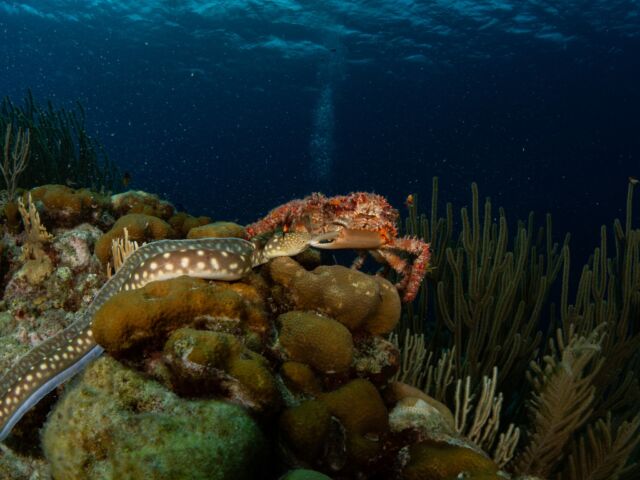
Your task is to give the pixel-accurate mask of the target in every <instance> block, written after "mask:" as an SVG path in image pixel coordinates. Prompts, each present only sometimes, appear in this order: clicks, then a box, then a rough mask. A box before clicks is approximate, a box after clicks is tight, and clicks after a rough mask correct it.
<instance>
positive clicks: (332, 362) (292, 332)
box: [275, 311, 353, 373]
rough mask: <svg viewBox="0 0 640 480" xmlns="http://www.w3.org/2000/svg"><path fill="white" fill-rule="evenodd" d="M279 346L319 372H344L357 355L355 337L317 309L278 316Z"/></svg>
mask: <svg viewBox="0 0 640 480" xmlns="http://www.w3.org/2000/svg"><path fill="white" fill-rule="evenodd" d="M276 323H277V325H278V341H277V345H276V347H275V349H276V350H279V351H281V352H282V354H283V355H284V357H285V358H286V359H288V360H293V361H296V362H301V363H306V364H307V365H309V366H311V367H313V368H314V369H316V370H317V371H319V372H323V373H341V372H345V371H346V370H348V369H349V367H350V365H351V361H352V359H353V339H352V337H351V333H350V332H349V330H347V329H346V328H345V327H344V326H343V325H342V324H340V323H338V322H336V321H335V320H332V319H331V318H328V317H325V316H322V315H318V314H316V313H313V312H300V311H292V312H287V313H284V314H282V315H280V316H279V317H278V320H277V322H276Z"/></svg>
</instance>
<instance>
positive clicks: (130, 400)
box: [42, 357, 266, 480]
mask: <svg viewBox="0 0 640 480" xmlns="http://www.w3.org/2000/svg"><path fill="white" fill-rule="evenodd" d="M42 439H43V449H44V453H45V456H46V458H47V459H48V460H49V462H50V463H51V468H52V473H53V478H54V479H55V480H84V479H87V478H90V479H92V480H113V479H118V480H138V479H142V478H144V479H154V480H179V479H184V480H187V479H189V480H199V479H202V480H205V479H206V480H223V479H229V478H233V479H238V480H239V479H247V480H248V479H253V478H257V477H256V475H259V474H260V472H261V471H263V470H264V468H265V466H266V464H265V463H264V455H263V454H264V451H265V450H264V449H265V442H264V438H263V436H262V434H261V432H260V429H259V428H258V427H257V425H256V424H255V422H254V421H253V420H252V419H251V418H250V417H249V415H247V413H245V412H244V410H243V409H242V408H240V407H238V406H235V405H231V404H227V403H224V402H218V401H213V400H206V401H204V400H200V401H193V400H186V399H181V398H179V397H177V396H176V395H174V394H173V393H171V392H170V391H167V390H166V389H164V388H163V387H162V386H160V385H159V384H157V383H155V382H153V381H150V380H147V379H145V378H144V377H143V376H142V375H140V374H138V373H136V372H134V371H132V370H129V369H126V368H124V367H122V366H121V365H119V364H118V363H117V362H116V361H114V360H113V359H111V358H109V357H104V358H102V359H99V360H97V361H96V362H94V363H93V364H92V365H90V366H89V367H88V368H87V370H86V371H85V373H84V374H83V375H82V377H81V378H80V379H79V380H78V381H77V382H76V384H75V385H74V386H73V387H71V388H70V389H69V391H68V393H67V394H66V395H65V396H64V397H63V399H62V400H61V401H60V402H58V404H57V405H56V407H55V409H54V411H53V412H52V414H51V416H50V418H49V421H48V422H47V424H46V426H45V429H44V432H43V437H42Z"/></svg>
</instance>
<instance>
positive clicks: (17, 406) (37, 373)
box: [0, 234, 311, 441]
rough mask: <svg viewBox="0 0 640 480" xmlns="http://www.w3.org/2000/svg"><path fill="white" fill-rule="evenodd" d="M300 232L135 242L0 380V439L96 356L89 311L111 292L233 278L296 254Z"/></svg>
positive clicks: (304, 241)
mask: <svg viewBox="0 0 640 480" xmlns="http://www.w3.org/2000/svg"><path fill="white" fill-rule="evenodd" d="M310 241H311V239H310V237H309V236H308V235H305V234H286V235H279V236H274V237H272V238H271V239H270V240H269V241H268V242H267V244H266V245H265V246H264V247H262V248H258V247H256V245H255V244H254V243H252V242H248V241H246V240H242V239H240V238H205V239H197V240H161V241H157V242H152V243H148V244H146V245H143V246H141V247H140V248H138V249H137V250H136V251H135V252H133V253H132V254H131V255H130V256H129V257H128V258H127V260H126V261H125V262H124V264H123V265H122V267H121V268H120V269H119V270H118V271H117V272H116V273H115V274H114V275H113V276H112V277H111V278H110V279H109V280H108V281H107V282H106V283H105V284H104V285H103V286H102V288H101V289H100V290H99V291H98V293H97V294H96V296H95V298H94V299H93V301H92V302H91V304H90V305H89V306H88V307H87V309H86V310H85V311H84V312H83V313H82V315H81V316H80V318H79V319H78V320H76V321H75V322H74V323H73V324H71V325H70V326H69V327H67V328H66V329H65V330H63V331H62V332H60V333H59V334H57V335H55V336H53V337H51V338H50V339H48V340H46V341H44V342H43V343H41V344H40V345H38V346H36V347H34V348H33V349H32V350H31V351H29V353H27V354H26V355H25V356H24V357H22V358H20V359H19V360H18V361H17V362H16V363H15V364H14V365H13V367H12V368H11V370H10V371H9V372H7V373H6V374H5V375H4V377H2V379H0V441H2V440H4V439H5V438H6V437H7V436H8V435H9V433H10V432H11V429H12V428H13V427H14V425H15V424H16V423H17V422H18V421H19V420H20V418H22V416H23V415H24V414H25V413H26V412H27V411H28V410H29V409H30V408H31V407H33V406H34V405H35V404H37V403H38V402H39V401H40V400H41V399H42V398H43V397H44V396H45V395H47V394H48V393H49V392H51V391H52V390H53V389H54V388H56V387H57V386H58V385H60V384H61V383H62V382H64V381H65V380H67V379H69V378H71V377H72V376H73V375H75V374H76V373H78V372H79V371H80V370H82V369H83V368H84V367H85V366H86V365H87V364H88V363H89V362H91V361H92V360H93V359H95V358H97V357H98V356H100V354H101V353H102V352H103V349H102V347H100V345H98V344H96V342H95V341H94V339H93V332H92V331H91V323H92V320H93V317H94V315H95V314H96V312H97V311H98V310H99V309H100V307H101V306H102V305H103V304H104V303H105V302H106V301H107V300H108V299H109V298H111V297H112V296H113V295H115V294H116V293H118V292H120V291H123V290H133V289H137V288H141V287H143V286H144V285H146V284H147V283H149V282H152V281H156V280H167V279H171V278H175V277H178V276H180V275H188V276H191V277H199V278H205V279H212V280H229V281H230V280H238V279H240V278H242V277H243V276H245V275H246V274H247V273H249V272H250V271H251V269H252V268H253V267H256V266H258V265H260V264H262V263H266V262H267V261H268V260H269V259H271V258H275V257H278V256H291V255H296V254H297V253H300V252H301V251H303V250H304V249H305V248H306V247H307V246H308V245H309V244H310Z"/></svg>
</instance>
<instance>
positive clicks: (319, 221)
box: [246, 192, 430, 302]
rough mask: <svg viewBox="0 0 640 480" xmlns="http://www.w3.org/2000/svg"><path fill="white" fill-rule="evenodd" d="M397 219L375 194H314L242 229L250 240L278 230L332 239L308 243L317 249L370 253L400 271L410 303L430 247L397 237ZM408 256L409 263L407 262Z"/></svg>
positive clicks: (277, 208)
mask: <svg viewBox="0 0 640 480" xmlns="http://www.w3.org/2000/svg"><path fill="white" fill-rule="evenodd" d="M398 216H399V213H398V210H396V209H395V208H393V207H392V206H391V205H390V204H389V202H388V201H387V199H386V198H384V197H383V196H381V195H378V194H375V193H367V192H354V193H350V194H348V195H338V196H335V197H326V196H325V195H323V194H321V193H313V194H311V195H309V196H307V197H305V198H302V199H296V200H291V201H289V202H287V203H285V204H283V205H280V206H279V207H276V208H275V209H273V210H271V212H269V213H268V214H267V215H266V216H265V217H264V218H262V219H261V220H258V221H257V222H255V223H252V224H251V225H248V226H247V227H246V230H247V233H248V234H249V236H250V237H254V236H256V235H260V234H263V233H267V232H273V231H275V230H277V229H282V230H283V231H291V232H306V233H310V234H314V235H318V234H332V235H327V236H325V237H324V238H323V239H322V240H318V241H316V242H311V243H310V244H311V245H312V246H314V247H316V248H321V249H357V250H366V251H369V252H371V253H372V254H374V257H375V258H377V259H379V260H383V261H385V262H386V263H387V264H389V266H391V267H392V268H393V269H394V270H395V271H396V272H398V274H399V275H400V277H401V280H400V282H399V283H398V284H397V287H398V289H400V290H402V291H403V301H405V302H410V301H412V300H413V299H414V298H415V296H416V295H417V293H418V290H419V288H420V284H421V283H422V280H423V279H424V275H425V273H426V268H427V265H428V262H429V256H430V253H429V244H427V243H425V242H424V241H423V240H420V239H418V238H415V237H398V230H397V227H396V224H397V221H398ZM402 252H404V255H403V253H402ZM407 257H409V258H407ZM410 257H413V260H412V261H408V260H410ZM361 263H362V262H360V264H361Z"/></svg>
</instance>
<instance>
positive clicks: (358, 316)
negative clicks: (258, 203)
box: [269, 257, 401, 335]
mask: <svg viewBox="0 0 640 480" xmlns="http://www.w3.org/2000/svg"><path fill="white" fill-rule="evenodd" d="M269 274H270V276H271V279H272V280H273V281H274V282H275V283H276V284H278V285H281V286H283V287H284V288H285V290H286V295H287V296H288V297H289V299H290V301H291V302H292V303H293V305H294V306H295V308H296V309H298V310H315V311H317V312H320V313H323V314H325V315H328V316H329V317H331V318H334V319H336V320H337V321H339V322H340V323H342V324H343V325H345V326H346V327H347V328H348V329H349V330H351V331H352V332H353V331H356V330H364V331H366V332H368V333H371V334H374V335H383V334H386V333H389V332H390V331H391V330H393V329H394V327H395V326H396V325H397V323H398V321H399V320H400V307H401V305H400V297H399V296H398V292H397V290H396V289H395V288H394V286H393V285H392V284H391V283H390V282H388V281H387V280H385V279H383V278H381V277H378V276H372V275H367V274H365V273H362V272H359V271H358V270H354V269H352V268H346V267H343V266H340V265H332V266H320V267H318V268H316V269H315V270H313V271H312V272H308V271H306V270H305V269H304V268H303V267H301V266H300V265H299V264H298V263H297V262H296V261H295V260H292V259H291V258H288V257H282V258H277V259H275V260H274V261H272V262H271V263H270V265H269Z"/></svg>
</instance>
